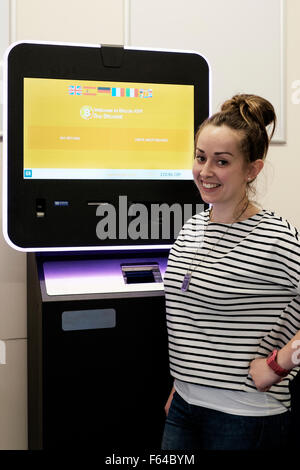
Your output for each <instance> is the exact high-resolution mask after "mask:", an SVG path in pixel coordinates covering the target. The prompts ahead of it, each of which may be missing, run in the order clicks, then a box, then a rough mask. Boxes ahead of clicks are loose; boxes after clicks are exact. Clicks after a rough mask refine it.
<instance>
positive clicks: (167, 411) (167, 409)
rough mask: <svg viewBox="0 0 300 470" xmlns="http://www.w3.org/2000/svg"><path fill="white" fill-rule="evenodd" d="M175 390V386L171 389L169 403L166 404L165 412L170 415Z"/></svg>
mask: <svg viewBox="0 0 300 470" xmlns="http://www.w3.org/2000/svg"><path fill="white" fill-rule="evenodd" d="M174 392H175V388H174V387H173V388H172V390H171V393H170V395H169V398H168V400H167V403H166V404H165V413H166V416H168V413H169V409H170V406H171V403H172V400H173V395H174Z"/></svg>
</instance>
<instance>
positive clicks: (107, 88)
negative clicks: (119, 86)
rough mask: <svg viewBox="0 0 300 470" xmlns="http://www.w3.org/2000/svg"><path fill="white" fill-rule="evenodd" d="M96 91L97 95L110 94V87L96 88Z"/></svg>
mask: <svg viewBox="0 0 300 470" xmlns="http://www.w3.org/2000/svg"><path fill="white" fill-rule="evenodd" d="M97 91H98V93H110V87H107V86H98V87H97Z"/></svg>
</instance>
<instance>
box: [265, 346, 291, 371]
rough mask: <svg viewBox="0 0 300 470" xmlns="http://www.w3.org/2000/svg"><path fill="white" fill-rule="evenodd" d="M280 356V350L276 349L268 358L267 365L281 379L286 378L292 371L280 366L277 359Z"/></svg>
mask: <svg viewBox="0 0 300 470" xmlns="http://www.w3.org/2000/svg"><path fill="white" fill-rule="evenodd" d="M277 354H278V349H274V351H272V352H271V354H270V355H269V356H268V358H267V364H268V366H269V367H271V369H272V370H273V371H274V372H275V374H277V375H279V376H280V377H286V376H287V375H288V374H289V373H290V371H289V370H286V369H283V368H282V367H280V365H279V364H277V362H276V357H277Z"/></svg>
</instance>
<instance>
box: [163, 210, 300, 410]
mask: <svg viewBox="0 0 300 470" xmlns="http://www.w3.org/2000/svg"><path fill="white" fill-rule="evenodd" d="M189 269H190V270H191V271H192V277H191V281H190V285H189V289H188V290H187V291H186V292H183V291H182V290H181V286H182V282H183V278H184V275H185V274H186V272H187V271H188V270H189ZM299 281H300V241H299V236H298V232H297V230H296V229H295V228H294V227H293V226H291V225H290V224H289V223H288V222H287V221H286V220H284V219H282V218H281V217H278V216H277V215H276V214H274V213H273V212H270V211H267V210H262V211H260V212H259V213H258V214H256V215H254V216H252V217H250V218H249V219H247V220H244V221H241V222H236V223H234V224H232V225H230V224H219V223H214V222H209V211H208V210H206V211H204V212H202V213H201V214H197V215H195V216H194V217H192V218H191V219H190V220H189V221H188V222H187V223H186V224H185V225H184V226H183V228H182V230H181V232H180V233H179V236H178V238H177V240H176V242H175V244H174V245H173V247H172V249H171V251H170V255H169V260H168V266H167V270H166V273H165V277H164V284H165V296H166V311H167V327H168V337H169V361H170V371H171V374H172V376H173V377H174V378H177V379H179V380H181V381H185V382H188V383H192V384H199V385H204V386H210V387H217V388H220V389H227V390H237V391H245V392H251V391H255V390H256V387H255V385H254V383H253V381H252V379H251V377H250V376H249V375H248V372H249V365H250V362H251V361H252V360H253V359H254V358H257V357H266V356H267V355H268V354H269V353H270V352H271V351H272V350H273V349H274V348H279V349H280V348H282V347H283V346H284V345H285V344H286V343H287V342H288V341H289V340H290V339H291V338H292V337H293V336H294V335H295V334H296V333H297V332H298V330H299V329H300V296H299V294H300V286H299ZM297 372H298V368H294V369H293V370H292V371H291V372H290V374H289V375H288V376H287V377H286V378H284V379H283V380H282V381H281V382H280V383H278V384H275V385H273V386H272V387H271V388H270V390H269V391H268V393H269V394H270V395H272V397H274V398H276V399H277V400H279V401H280V402H281V403H282V404H283V405H284V406H285V407H287V408H289V406H290V393H289V388H288V385H289V381H290V380H291V379H292V378H294V376H295V375H296V374H297Z"/></svg>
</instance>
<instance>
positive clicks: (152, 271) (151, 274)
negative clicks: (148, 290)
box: [121, 263, 162, 284]
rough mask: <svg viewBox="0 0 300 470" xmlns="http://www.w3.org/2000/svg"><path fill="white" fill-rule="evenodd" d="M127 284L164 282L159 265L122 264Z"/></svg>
mask: <svg viewBox="0 0 300 470" xmlns="http://www.w3.org/2000/svg"><path fill="white" fill-rule="evenodd" d="M121 269H122V274H123V278H124V282H125V284H142V283H149V282H162V277H161V273H160V269H159V264H158V263H152V264H149V263H147V264H135V263H133V264H121Z"/></svg>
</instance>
